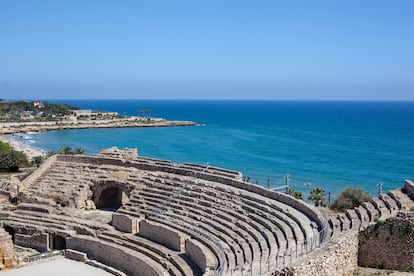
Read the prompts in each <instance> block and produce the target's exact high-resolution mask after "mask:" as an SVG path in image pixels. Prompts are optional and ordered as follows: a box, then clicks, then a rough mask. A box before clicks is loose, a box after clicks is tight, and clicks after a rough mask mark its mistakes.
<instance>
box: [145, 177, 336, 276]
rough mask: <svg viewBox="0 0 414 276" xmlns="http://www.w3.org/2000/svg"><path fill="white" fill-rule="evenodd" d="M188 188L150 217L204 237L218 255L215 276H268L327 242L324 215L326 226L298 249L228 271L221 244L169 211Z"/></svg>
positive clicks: (154, 211) (172, 195)
mask: <svg viewBox="0 0 414 276" xmlns="http://www.w3.org/2000/svg"><path fill="white" fill-rule="evenodd" d="M185 188H187V185H186V184H185V183H183V185H182V186H180V187H179V188H178V189H177V190H176V191H175V192H174V193H172V194H171V195H170V196H169V197H168V199H167V200H165V201H164V202H163V203H162V204H159V205H158V206H154V207H151V208H150V209H151V211H152V212H151V213H152V214H151V215H149V216H148V217H151V216H152V217H156V218H158V219H162V220H168V221H170V222H172V223H173V224H175V225H180V226H182V227H183V228H184V229H186V231H188V232H190V233H193V234H194V235H195V236H197V237H202V238H203V240H205V241H207V242H208V244H209V245H210V246H211V247H213V249H214V250H213V251H214V252H215V254H217V255H218V256H217V257H218V258H219V266H218V267H217V269H216V271H215V275H224V274H226V275H245V276H253V275H254V276H256V275H258V276H260V275H265V274H268V273H270V272H274V271H276V270H278V269H281V268H283V267H286V266H287V265H288V264H290V263H292V262H294V261H296V260H298V259H299V258H300V257H302V256H304V255H306V254H308V253H309V252H311V251H313V250H315V249H316V248H317V247H319V246H320V245H321V244H322V243H323V242H325V240H326V237H327V231H328V220H327V217H326V215H324V216H323V219H324V227H323V229H322V230H321V231H319V232H318V233H317V234H315V235H314V236H312V237H309V238H308V239H306V240H305V241H303V242H301V243H299V244H298V243H297V244H296V245H295V246H292V247H289V248H286V250H279V251H278V252H277V253H275V254H273V255H269V256H260V258H259V260H256V261H252V262H250V263H247V264H245V265H243V266H236V267H234V268H229V270H227V261H226V256H225V252H224V249H223V247H222V245H221V243H220V241H219V240H218V239H217V238H216V237H214V236H213V235H211V234H210V233H208V232H207V231H204V230H203V229H201V228H200V227H197V226H194V225H192V224H190V223H187V222H185V221H183V220H181V219H180V218H177V217H175V216H174V215H173V214H169V213H168V212H167V210H168V208H169V207H170V205H171V204H172V203H174V202H175V201H176V199H178V198H179V197H180V195H181V192H182V191H183V190H184V189H185Z"/></svg>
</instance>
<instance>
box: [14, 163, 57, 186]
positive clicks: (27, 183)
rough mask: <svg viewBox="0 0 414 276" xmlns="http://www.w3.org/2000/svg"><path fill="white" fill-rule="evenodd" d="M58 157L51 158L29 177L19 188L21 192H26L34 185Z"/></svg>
mask: <svg viewBox="0 0 414 276" xmlns="http://www.w3.org/2000/svg"><path fill="white" fill-rule="evenodd" d="M56 160H57V159H56V156H55V155H54V156H51V157H49V158H48V159H47V160H46V161H45V162H44V163H43V164H42V165H41V166H40V167H39V168H38V169H37V170H35V171H34V172H33V173H32V174H31V175H29V177H27V178H26V179H25V180H24V181H23V182H22V185H20V186H19V190H20V192H22V191H24V190H25V189H26V188H27V187H29V186H30V185H32V184H33V182H34V181H35V180H36V179H38V178H39V177H40V176H41V175H42V174H43V173H44V172H45V171H46V170H47V169H49V168H50V166H51V165H52V163H53V162H55V161H56Z"/></svg>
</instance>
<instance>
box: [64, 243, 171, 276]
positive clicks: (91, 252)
mask: <svg viewBox="0 0 414 276" xmlns="http://www.w3.org/2000/svg"><path fill="white" fill-rule="evenodd" d="M66 245H67V248H68V249H73V250H77V251H81V252H85V253H87V254H88V257H89V258H93V259H95V260H97V261H99V262H101V263H104V264H106V265H109V266H111V267H114V268H116V269H119V270H121V271H123V272H125V273H127V274H128V275H146V276H158V275H164V271H158V270H156V268H155V267H156V266H155V265H154V266H153V265H151V264H152V263H153V262H154V261H153V260H152V259H149V257H146V256H142V255H140V256H135V254H134V251H133V250H129V249H125V248H122V249H121V248H116V245H110V244H108V243H105V242H103V241H99V240H97V239H93V238H90V237H86V236H84V237H71V238H69V239H67V243H66Z"/></svg>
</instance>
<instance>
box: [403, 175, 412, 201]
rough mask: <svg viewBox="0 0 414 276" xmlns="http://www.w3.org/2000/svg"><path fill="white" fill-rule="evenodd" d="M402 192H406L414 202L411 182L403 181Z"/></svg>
mask: <svg viewBox="0 0 414 276" xmlns="http://www.w3.org/2000/svg"><path fill="white" fill-rule="evenodd" d="M404 192H406V193H407V195H408V196H409V197H410V198H411V199H413V200H414V183H413V182H412V181H410V180H405V181H404Z"/></svg>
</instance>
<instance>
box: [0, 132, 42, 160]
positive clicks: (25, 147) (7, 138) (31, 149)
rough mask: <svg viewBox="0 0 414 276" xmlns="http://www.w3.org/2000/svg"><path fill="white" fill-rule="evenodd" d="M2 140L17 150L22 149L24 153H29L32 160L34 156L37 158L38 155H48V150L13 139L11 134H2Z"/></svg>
mask: <svg viewBox="0 0 414 276" xmlns="http://www.w3.org/2000/svg"><path fill="white" fill-rule="evenodd" d="M0 141H2V142H4V143H9V144H10V146H11V147H12V148H13V149H15V150H17V151H22V152H23V153H25V154H26V155H27V157H28V158H29V160H30V161H32V160H33V158H35V157H36V156H45V155H46V152H44V151H42V150H41V149H38V148H34V147H31V146H30V145H27V144H24V143H21V142H17V141H15V140H13V138H12V136H11V135H2V134H0Z"/></svg>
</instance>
